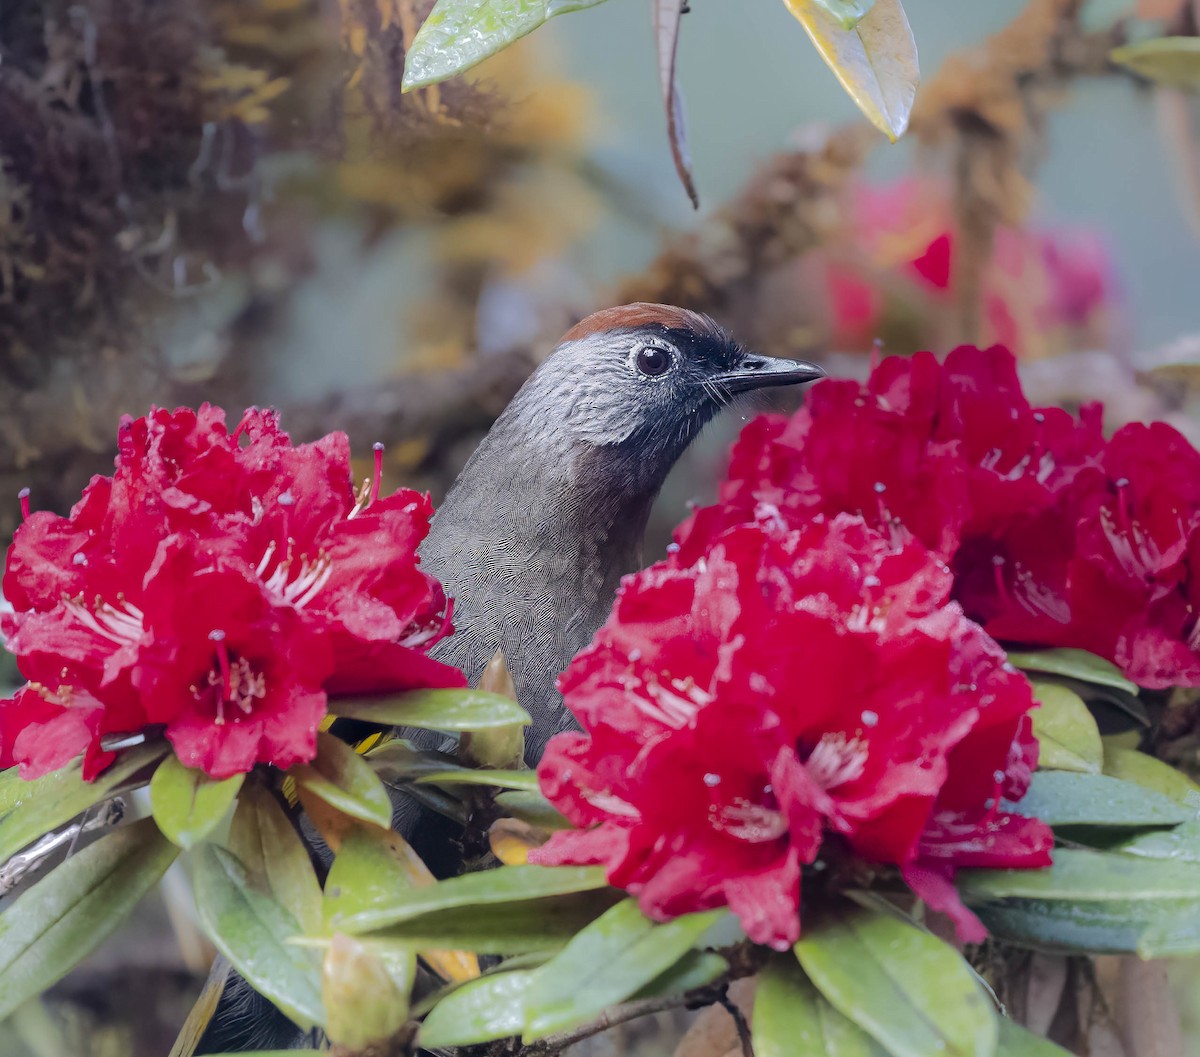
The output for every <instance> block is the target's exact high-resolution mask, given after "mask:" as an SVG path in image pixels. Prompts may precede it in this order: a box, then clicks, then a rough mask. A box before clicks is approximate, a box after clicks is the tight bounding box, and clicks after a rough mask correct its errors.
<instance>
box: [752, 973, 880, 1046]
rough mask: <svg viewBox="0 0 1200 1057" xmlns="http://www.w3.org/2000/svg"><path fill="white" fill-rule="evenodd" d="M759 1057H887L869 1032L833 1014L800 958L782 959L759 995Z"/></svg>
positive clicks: (762, 980) (762, 981)
mask: <svg viewBox="0 0 1200 1057" xmlns="http://www.w3.org/2000/svg"><path fill="white" fill-rule="evenodd" d="M752 1023H753V1025H754V1030H753V1041H754V1057H795V1055H797V1054H813V1055H822V1057H885V1053H884V1051H883V1050H882V1049H880V1047H879V1045H878V1044H877V1043H876V1042H875V1040H874V1039H872V1038H871V1036H870V1035H868V1034H867V1033H866V1032H865V1031H863V1030H862V1029H861V1028H859V1027H857V1026H856V1025H855V1024H853V1023H852V1022H851V1021H849V1020H847V1019H846V1018H845V1017H844V1016H842V1014H841V1013H839V1012H838V1011H837V1010H836V1009H834V1008H833V1006H831V1005H830V1004H829V1003H828V1002H826V1001H825V999H824V998H822V997H821V993H820V992H819V991H818V990H817V989H816V987H814V986H813V983H812V981H811V980H809V978H808V977H807V976H805V975H804V971H803V970H802V969H801V968H800V966H799V964H798V963H797V961H796V959H795V958H790V957H787V956H786V955H783V956H780V955H776V956H774V957H772V959H771V960H770V961H769V962H768V963H767V965H766V968H764V969H763V971H762V972H761V973H760V974H759V977H758V989H757V990H756V991H755V993H754V1016H753V1018H752Z"/></svg>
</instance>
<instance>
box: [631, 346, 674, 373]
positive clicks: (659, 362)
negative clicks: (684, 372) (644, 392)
mask: <svg viewBox="0 0 1200 1057" xmlns="http://www.w3.org/2000/svg"><path fill="white" fill-rule="evenodd" d="M633 362H634V365H635V366H636V367H637V369H638V370H639V371H641V372H642V374H644V375H646V376H647V377H650V378H657V377H658V376H659V375H660V374H666V373H667V371H669V370H670V369H671V354H670V353H669V352H667V350H666V349H660V348H658V347H657V346H656V345H643V346H642V347H641V348H640V349H638V350H637V352H636V353H634V357H633Z"/></svg>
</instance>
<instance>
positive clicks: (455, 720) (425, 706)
mask: <svg viewBox="0 0 1200 1057" xmlns="http://www.w3.org/2000/svg"><path fill="white" fill-rule="evenodd" d="M409 56H410V58H411V56H412V52H409ZM329 711H330V712H332V713H334V714H335V715H338V716H346V717H347V718H348V719H361V720H363V721H365V722H367V723H378V724H380V725H381V726H397V727H417V728H419V729H421V730H487V729H488V728H490V727H507V726H511V725H513V724H517V725H519V726H528V725H529V723H530V719H529V713H528V712H526V711H525V709H523V708H522V707H521V706H520V705H518V704H517V703H516V702H515V701H510V700H509V699H508V698H507V697H501V696H500V695H499V694H489V693H487V692H486V691H484V690H413V691H411V692H409V693H407V694H400V695H399V696H397V697H379V698H374V697H368V698H352V697H339V698H335V699H334V700H332V701H330V702H329Z"/></svg>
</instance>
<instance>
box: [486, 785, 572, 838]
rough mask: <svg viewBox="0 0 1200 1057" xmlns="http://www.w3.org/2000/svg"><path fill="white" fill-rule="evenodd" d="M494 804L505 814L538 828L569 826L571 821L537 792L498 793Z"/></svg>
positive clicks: (562, 827)
mask: <svg viewBox="0 0 1200 1057" xmlns="http://www.w3.org/2000/svg"><path fill="white" fill-rule="evenodd" d="M496 806H497V807H499V808H500V809H501V810H503V812H504V813H505V814H506V815H510V816H512V817H513V818H519V819H520V820H521V821H522V822H528V823H529V824H530V825H531V826H537V827H538V828H539V829H570V828H571V823H570V822H568V821H567V820H566V819H565V818H563V816H562V815H560V814H559V813H558V810H557V809H556V808H555V807H554V805H553V804H551V803H550V801H549V800H547V799H546V798H545V797H544V796H542V794H541V793H538V792H513V793H500V794H499V795H498V796H497V797H496Z"/></svg>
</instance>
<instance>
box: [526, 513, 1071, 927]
mask: <svg viewBox="0 0 1200 1057" xmlns="http://www.w3.org/2000/svg"><path fill="white" fill-rule="evenodd" d="M692 543H693V544H695V540H693V541H692ZM951 586H952V575H951V573H950V570H949V569H948V568H947V567H946V566H945V565H944V564H943V563H941V562H940V561H938V560H937V559H936V558H935V557H934V556H933V555H932V554H930V553H929V552H928V551H927V550H926V549H925V547H923V546H922V545H921V544H920V543H919V542H917V541H915V540H912V539H909V540H907V541H899V542H894V541H893V540H892V539H891V538H889V537H888V536H885V535H883V534H881V533H879V532H877V531H876V530H874V529H873V528H871V527H870V526H868V525H867V524H866V523H865V522H864V521H863V520H862V519H861V518H859V517H855V516H850V515H847V514H841V515H837V516H834V517H831V518H825V517H823V516H817V517H815V518H813V519H811V520H810V521H808V522H806V523H802V524H798V525H788V524H787V523H786V522H785V521H784V520H783V519H782V518H780V517H779V516H777V515H776V514H775V513H774V512H765V513H764V512H762V511H760V516H759V517H758V518H757V520H755V521H753V522H752V523H746V524H734V525H732V526H730V527H726V528H721V529H719V530H716V531H714V532H713V533H712V534H711V535H710V536H708V537H707V538H706V539H705V540H704V544H703V546H702V547H699V546H694V545H693V546H691V547H690V548H685V549H682V550H679V551H677V552H676V553H675V554H673V555H672V556H671V557H670V558H669V559H668V560H667V561H664V562H661V563H659V564H658V565H656V566H654V567H652V568H650V569H648V570H646V571H645V572H642V573H639V574H637V575H635V576H633V577H630V578H627V580H626V581H625V583H624V584H623V586H622V589H621V592H620V594H619V597H618V600H617V604H616V607H615V608H614V610H613V613H612V615H611V617H610V619H609V620H608V622H607V623H606V624H605V625H604V627H603V628H602V629H601V630H600V632H599V633H598V634H597V636H596V638H595V641H594V642H593V644H592V645H591V646H590V647H589V648H588V649H586V650H584V651H583V652H582V653H581V654H580V655H579V656H578V657H577V658H576V659H575V661H574V662H573V663H572V665H571V666H570V668H569V669H568V670H567V672H566V673H565V674H564V675H563V677H562V679H561V680H560V687H561V689H562V691H563V693H564V696H565V699H566V703H567V704H568V706H569V707H570V708H571V709H572V711H573V712H574V713H575V715H576V716H577V717H578V718H579V720H580V722H581V723H582V725H583V727H584V729H585V731H586V733H583V734H563V735H559V736H558V737H557V738H555V739H554V740H552V741H551V743H550V745H549V746H548V748H547V751H546V755H545V757H544V758H543V760H542V763H541V766H540V768H539V778H540V780H541V784H542V788H543V790H544V792H545V793H546V795H547V796H548V797H549V798H550V799H551V801H552V802H553V803H554V804H555V805H556V806H557V807H558V808H559V810H561V811H562V812H563V813H564V814H565V815H566V816H567V817H568V818H569V819H570V820H571V821H572V822H573V823H574V824H575V825H576V826H578V827H581V828H580V829H577V830H571V831H565V832H560V833H556V834H555V835H554V836H553V837H552V838H551V839H550V841H549V843H548V844H547V845H545V846H544V847H543V848H541V849H539V850H538V851H537V852H535V853H534V854H533V855H532V856H531V858H532V859H533V860H535V861H538V862H543V863H564V862H574V863H605V864H607V866H608V874H609V879H610V880H611V881H612V883H614V884H616V885H618V886H621V887H624V888H627V889H628V890H629V891H631V892H634V893H636V894H637V895H638V896H639V899H640V902H641V906H642V908H643V909H644V910H645V911H646V912H647V913H648V914H650V915H652V916H654V917H657V918H666V917H671V916H674V915H676V914H680V913H684V912H688V911H694V910H701V909H706V908H709V907H715V906H721V905H728V906H729V907H730V908H731V909H732V910H733V911H734V912H736V913H737V915H738V916H739V918H740V919H741V921H742V923H743V925H744V927H745V929H746V932H747V934H748V935H749V936H750V937H751V938H752V939H754V940H755V941H758V942H761V943H769V944H771V945H773V946H776V947H780V948H783V947H786V946H787V945H788V944H790V943H792V942H794V941H795V940H796V938H797V936H798V935H799V929H800V919H799V899H800V889H801V884H800V882H801V872H802V867H803V866H804V865H805V864H808V863H812V862H814V861H815V859H816V858H817V855H818V852H819V851H820V850H821V849H822V847H823V846H826V847H828V846H829V842H831V841H832V842H835V843H837V844H840V845H841V846H842V847H844V848H848V849H851V850H853V852H855V853H857V854H858V855H859V856H861V857H862V858H863V859H866V860H869V861H871V862H875V863H890V864H897V865H898V866H899V867H900V868H901V870H902V872H903V874H904V876H905V877H906V878H907V879H908V881H909V883H910V884H911V885H912V886H913V888H914V890H915V891H916V892H917V893H918V894H920V895H921V896H922V897H924V898H925V899H927V900H928V901H929V902H930V903H931V905H933V906H935V907H937V908H938V909H941V910H944V911H946V912H947V913H949V914H951V915H952V916H953V917H954V919H955V921H956V923H957V925H958V927H959V932H960V935H961V936H962V937H963V938H964V939H967V940H978V939H980V938H982V936H983V935H984V930H983V927H982V925H981V924H980V923H979V921H978V919H976V918H975V917H974V915H973V914H971V913H970V912H969V911H968V910H967V909H966V908H965V907H964V906H963V905H962V904H961V902H959V900H958V898H957V896H956V895H955V893H954V889H953V885H952V879H953V875H954V871H955V870H956V869H957V868H958V867H960V866H983V865H988V866H1043V865H1046V864H1047V863H1048V862H1049V849H1050V847H1051V843H1052V839H1051V834H1050V832H1049V830H1048V829H1047V828H1046V827H1045V826H1044V825H1042V824H1041V823H1040V822H1038V821H1036V820H1033V819H1028V818H1024V817H1021V816H1020V815H1017V814H1013V813H1010V812H1008V811H1006V810H1004V809H1003V808H1002V802H1003V801H1005V800H1007V801H1014V800H1017V799H1019V798H1020V797H1021V796H1022V795H1023V794H1024V792H1025V789H1026V787H1027V785H1028V782H1029V778H1030V774H1031V771H1032V767H1033V764H1034V761H1035V759H1036V743H1035V742H1034V740H1033V738H1032V735H1031V733H1030V724H1029V717H1028V712H1029V710H1030V709H1031V708H1032V707H1033V699H1032V696H1031V691H1030V687H1029V684H1028V682H1027V681H1026V680H1025V678H1024V677H1023V676H1021V675H1020V674H1019V673H1017V672H1016V671H1015V670H1013V669H1012V668H1011V667H1010V666H1009V665H1008V664H1007V663H1006V662H1005V659H1004V655H1003V653H1002V652H1001V651H1000V649H999V648H998V647H997V646H996V645H995V643H994V642H992V641H991V640H990V639H989V638H988V637H987V635H985V634H984V633H983V631H982V630H981V629H980V628H979V627H978V625H976V624H973V623H972V622H971V621H969V620H967V619H966V618H965V617H964V616H963V613H962V611H961V609H960V608H959V607H958V606H957V605H956V604H954V603H952V602H950V601H949V594H950V590H951Z"/></svg>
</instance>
